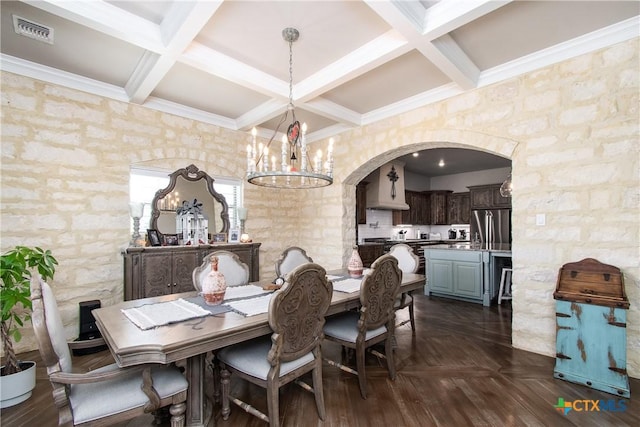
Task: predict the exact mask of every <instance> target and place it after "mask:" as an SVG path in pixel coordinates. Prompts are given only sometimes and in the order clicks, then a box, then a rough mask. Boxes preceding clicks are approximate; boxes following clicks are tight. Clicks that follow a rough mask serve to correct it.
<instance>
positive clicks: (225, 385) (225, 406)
mask: <svg viewBox="0 0 640 427" xmlns="http://www.w3.org/2000/svg"><path fill="white" fill-rule="evenodd" d="M230 377H231V373H230V372H229V371H228V370H227V368H226V367H224V366H223V367H222V371H221V372H220V378H221V379H220V383H221V385H222V411H221V412H222V419H223V420H227V419H229V414H230V413H231V408H230V407H229V389H230V387H231V384H230V383H231V379H230Z"/></svg>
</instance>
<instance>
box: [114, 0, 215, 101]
mask: <svg viewBox="0 0 640 427" xmlns="http://www.w3.org/2000/svg"><path fill="white" fill-rule="evenodd" d="M220 4H221V2H219V1H217V2H214V1H208V2H197V3H193V2H175V3H173V5H172V6H171V9H170V10H169V11H168V12H167V14H166V17H165V18H164V20H163V21H162V23H161V24H160V33H161V35H162V39H163V41H164V42H165V44H166V46H165V50H164V52H163V53H162V54H161V55H157V54H154V53H149V52H148V51H147V53H146V54H145V55H144V56H143V57H142V59H141V60H140V61H139V62H138V64H137V65H136V69H135V70H134V71H133V73H132V74H131V77H130V78H129V81H128V82H127V84H126V85H125V90H126V91H127V93H128V94H129V97H130V98H131V102H134V103H137V104H141V103H143V102H144V100H145V99H147V97H148V96H149V95H150V94H151V92H153V90H154V89H155V88H156V86H158V84H159V83H160V81H162V79H163V78H164V77H165V76H166V74H167V73H168V72H169V71H170V70H171V67H173V65H174V64H175V63H176V61H177V59H178V58H179V56H180V55H181V54H182V52H184V50H185V49H186V48H187V47H188V46H189V44H190V43H191V42H192V41H193V40H194V39H195V38H196V36H197V35H198V33H199V32H200V31H201V30H202V28H203V27H204V26H205V25H206V24H207V22H209V19H211V17H212V16H213V15H214V14H215V12H216V11H217V10H218V7H220Z"/></svg>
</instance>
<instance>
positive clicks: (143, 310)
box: [121, 298, 211, 330]
mask: <svg viewBox="0 0 640 427" xmlns="http://www.w3.org/2000/svg"><path fill="white" fill-rule="evenodd" d="M121 311H122V314H124V315H125V316H127V318H128V319H129V320H131V321H132V322H133V323H134V324H135V325H136V326H137V327H139V328H140V329H142V330H147V329H152V328H156V327H158V326H163V325H168V324H170V323H175V322H181V321H183V320H189V319H195V318H198V317H204V316H208V315H209V314H211V313H210V312H209V311H207V310H205V309H203V308H202V307H199V306H197V305H196V304H193V303H190V302H188V301H185V300H183V299H182V298H180V299H177V300H173V301H167V302H161V303H157V304H147V305H142V306H140V307H133V308H126V309H122V310H121Z"/></svg>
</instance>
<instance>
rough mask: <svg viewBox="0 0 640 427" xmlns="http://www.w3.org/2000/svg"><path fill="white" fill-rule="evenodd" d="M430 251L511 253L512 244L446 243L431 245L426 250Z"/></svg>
mask: <svg viewBox="0 0 640 427" xmlns="http://www.w3.org/2000/svg"><path fill="white" fill-rule="evenodd" d="M424 249H425V250H428V249H452V250H458V251H482V252H508V253H511V243H482V244H481V245H479V246H477V245H473V244H471V243H444V244H438V245H429V246H427V247H425V248H424Z"/></svg>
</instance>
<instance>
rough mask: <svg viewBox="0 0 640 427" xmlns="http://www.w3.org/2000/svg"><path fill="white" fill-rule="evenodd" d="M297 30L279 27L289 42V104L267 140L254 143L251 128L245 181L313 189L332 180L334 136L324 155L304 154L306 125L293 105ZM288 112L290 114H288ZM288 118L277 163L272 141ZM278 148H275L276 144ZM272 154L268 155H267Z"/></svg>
mask: <svg viewBox="0 0 640 427" xmlns="http://www.w3.org/2000/svg"><path fill="white" fill-rule="evenodd" d="M299 37H300V33H299V32H298V30H296V29H295V28H285V29H284V30H282V38H283V39H284V40H285V41H286V42H288V43H289V105H288V106H287V111H286V112H285V113H284V116H283V117H282V119H281V120H280V122H279V123H278V126H277V127H276V130H275V131H274V133H273V136H272V137H271V139H270V140H269V142H268V143H267V144H266V145H264V144H262V143H260V144H259V145H257V146H256V134H257V131H256V129H255V128H253V129H252V131H251V136H252V139H251V144H249V145H248V146H247V181H248V182H250V183H251V184H255V185H259V186H263V187H276V188H316V187H325V186H327V185H331V184H332V183H333V138H331V139H330V140H329V147H328V150H327V156H326V158H325V159H323V158H322V151H321V150H318V151H317V153H316V155H315V157H314V158H313V159H310V158H309V155H308V153H307V151H308V148H307V141H306V132H307V125H306V123H303V124H302V126H301V125H300V122H299V121H298V120H297V119H296V112H295V108H294V106H293V47H292V46H293V42H294V41H296V40H298V38H299ZM289 115H291V117H289ZM287 119H289V120H290V122H289V123H290V124H289V127H288V128H287V132H286V134H285V135H283V136H282V146H281V152H280V164H278V161H277V160H278V159H277V157H276V153H275V152H274V151H275V150H274V151H270V147H271V143H272V142H273V140H274V138H275V137H276V135H277V134H278V131H279V130H280V126H281V125H282V124H283V123H287ZM276 149H277V147H276ZM269 154H271V157H269Z"/></svg>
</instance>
